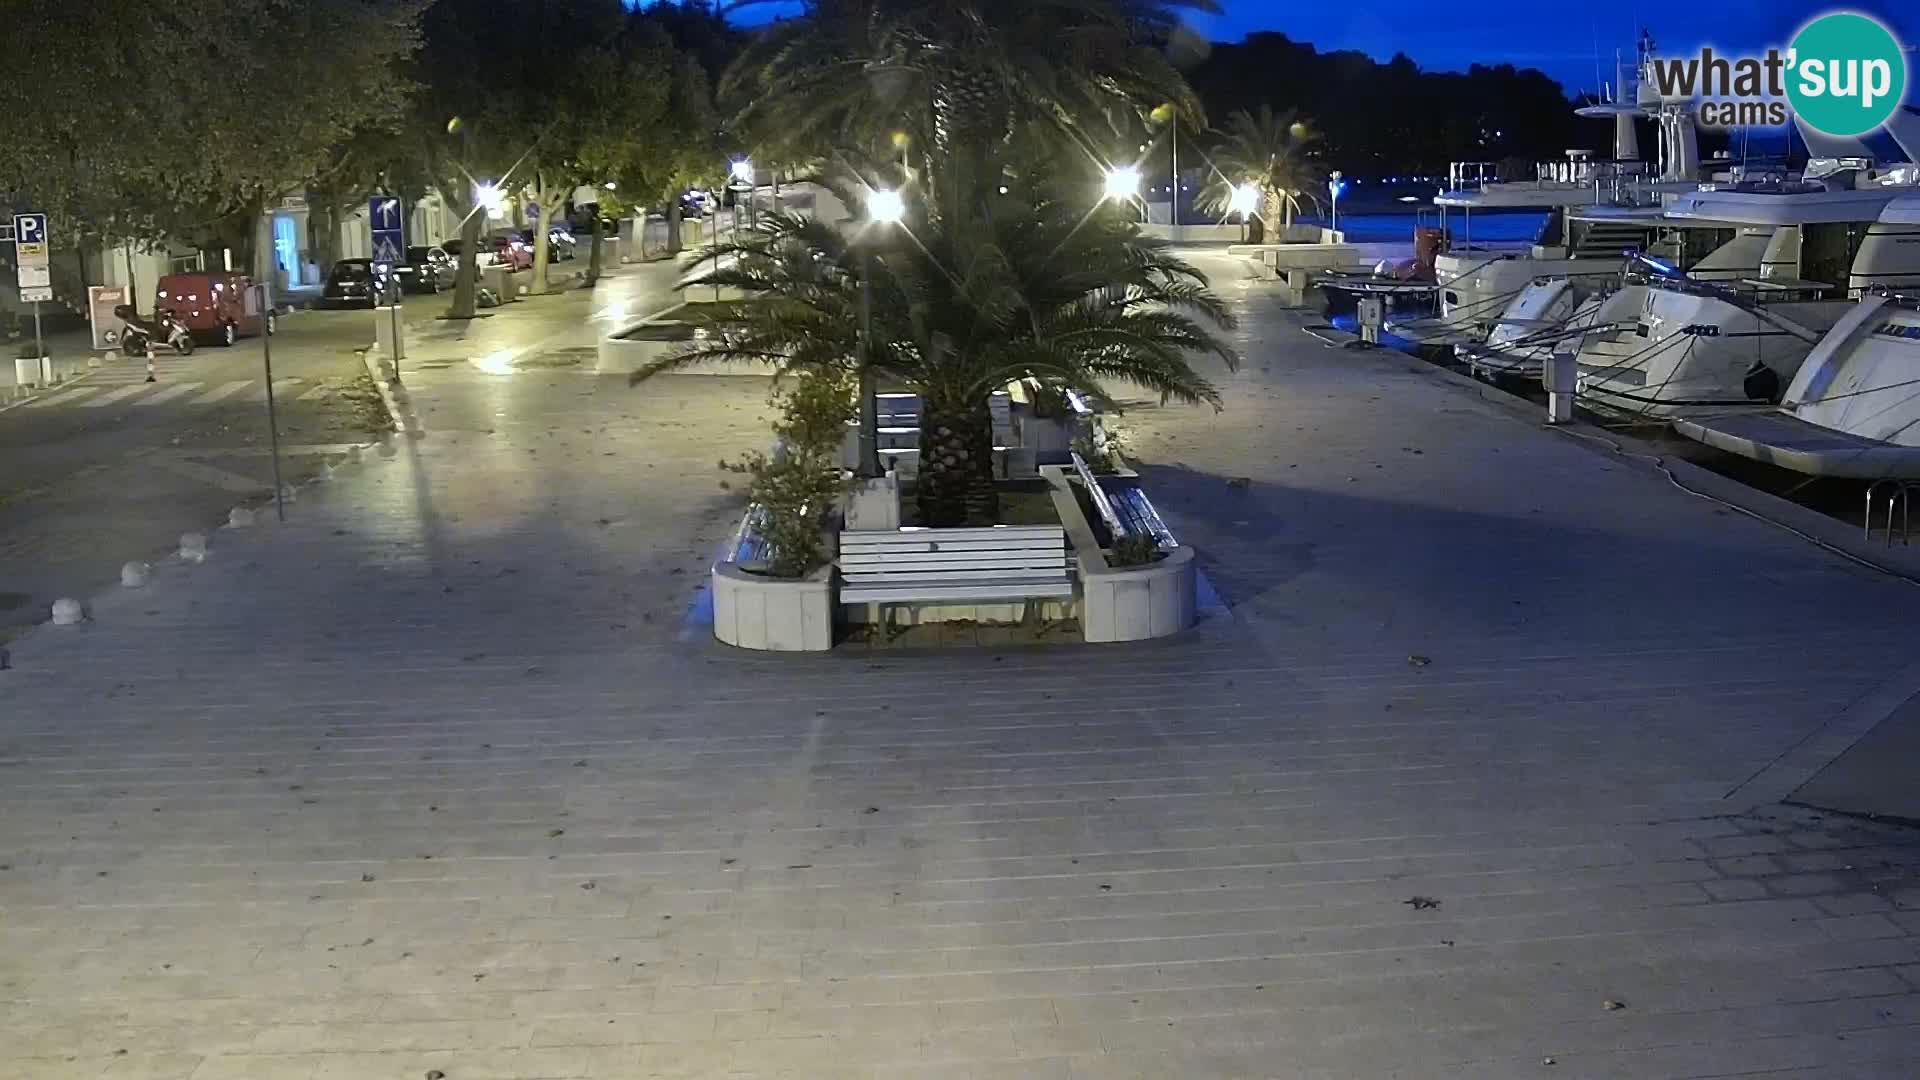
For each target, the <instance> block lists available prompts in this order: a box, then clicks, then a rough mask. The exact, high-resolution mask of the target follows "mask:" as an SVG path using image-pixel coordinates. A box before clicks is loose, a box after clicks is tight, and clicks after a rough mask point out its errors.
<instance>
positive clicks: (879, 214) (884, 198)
mask: <svg viewBox="0 0 1920 1080" xmlns="http://www.w3.org/2000/svg"><path fill="white" fill-rule="evenodd" d="M906 216H907V200H905V199H903V198H901V197H900V193H899V192H897V191H876V192H873V193H872V194H870V195H868V196H867V220H869V221H872V222H875V223H877V224H881V225H898V224H899V223H900V219H901V218H903V217H906Z"/></svg>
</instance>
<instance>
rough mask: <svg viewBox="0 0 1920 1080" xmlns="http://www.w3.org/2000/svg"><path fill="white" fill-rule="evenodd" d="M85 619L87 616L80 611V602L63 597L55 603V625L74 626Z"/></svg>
mask: <svg viewBox="0 0 1920 1080" xmlns="http://www.w3.org/2000/svg"><path fill="white" fill-rule="evenodd" d="M85 619H86V614H85V613H84V612H82V611H81V610H80V601H78V600H75V599H73V598H72V597H70V596H63V597H61V598H60V599H58V600H55V601H54V602H53V625H55V626H72V625H74V624H75V623H78V622H81V621H83V620H85Z"/></svg>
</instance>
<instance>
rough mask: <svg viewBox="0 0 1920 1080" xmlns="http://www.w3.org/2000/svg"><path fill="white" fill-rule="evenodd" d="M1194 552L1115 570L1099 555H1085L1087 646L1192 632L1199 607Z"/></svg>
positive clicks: (1083, 609) (1083, 592) (1174, 552)
mask: <svg viewBox="0 0 1920 1080" xmlns="http://www.w3.org/2000/svg"><path fill="white" fill-rule="evenodd" d="M1193 571H1194V568H1193V549H1192V548H1190V547H1185V546H1181V547H1177V548H1174V549H1173V550H1172V551H1170V552H1168V553H1167V557H1166V558H1164V559H1161V560H1160V561H1158V562H1155V563H1149V564H1148V565H1146V566H1122V567H1113V566H1108V565H1107V560H1106V558H1105V556H1103V555H1101V553H1100V552H1099V551H1098V550H1094V551H1089V552H1082V553H1081V555H1080V629H1081V632H1082V633H1083V634H1085V635H1086V639H1087V640H1088V641H1144V640H1146V639H1147V638H1159V637H1169V636H1171V635H1174V634H1178V633H1180V632H1181V631H1182V630H1185V629H1187V628H1189V627H1191V626H1192V625H1193V623H1194V619H1195V617H1196V614H1197V611H1198V608H1199V604H1198V602H1197V600H1196V598H1195V592H1194V572H1193Z"/></svg>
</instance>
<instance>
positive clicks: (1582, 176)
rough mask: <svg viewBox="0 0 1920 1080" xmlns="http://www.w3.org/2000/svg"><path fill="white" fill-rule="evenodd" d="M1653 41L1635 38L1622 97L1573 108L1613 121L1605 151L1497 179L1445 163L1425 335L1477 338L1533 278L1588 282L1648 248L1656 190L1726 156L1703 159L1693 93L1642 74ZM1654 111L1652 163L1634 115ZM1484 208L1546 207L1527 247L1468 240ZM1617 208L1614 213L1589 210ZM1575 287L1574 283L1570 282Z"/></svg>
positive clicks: (1659, 194)
mask: <svg viewBox="0 0 1920 1080" xmlns="http://www.w3.org/2000/svg"><path fill="white" fill-rule="evenodd" d="M1653 56H1654V52H1653V43H1652V41H1651V39H1649V38H1645V37H1643V38H1642V39H1641V44H1640V63H1639V67H1638V72H1639V74H1640V76H1641V77H1640V78H1639V79H1638V80H1636V81H1635V82H1634V83H1633V86H1632V88H1631V89H1629V88H1628V87H1627V86H1626V82H1627V80H1626V79H1625V78H1624V76H1623V75H1622V74H1621V73H1619V72H1618V71H1616V74H1617V75H1619V76H1620V78H1619V83H1618V84H1619V85H1621V86H1622V93H1621V95H1620V96H1621V98H1623V99H1625V100H1621V101H1604V102H1598V103H1595V104H1592V105H1587V106H1583V107H1582V108H1580V109H1577V110H1575V112H1576V113H1577V114H1578V115H1580V116H1585V117H1592V118H1600V119H1611V120H1613V123H1614V146H1613V160H1611V161H1600V160H1595V159H1594V157H1593V155H1592V154H1591V153H1590V152H1589V151H1585V150H1569V151H1567V158H1566V160H1564V161H1557V162H1546V163H1542V164H1540V165H1537V166H1536V167H1535V170H1534V173H1535V175H1534V178H1533V179H1532V180H1527V181H1515V180H1507V179H1501V178H1499V176H1498V170H1497V168H1496V167H1495V166H1490V165H1486V164H1481V163H1473V162H1467V163H1459V164H1456V165H1454V166H1452V168H1451V169H1450V170H1449V173H1448V189H1447V190H1445V191H1443V192H1441V193H1440V194H1439V195H1437V196H1435V197H1434V200H1433V201H1434V205H1435V206H1438V207H1440V208H1441V213H1442V218H1441V222H1442V227H1443V229H1444V230H1445V231H1446V233H1447V235H1448V237H1449V240H1450V243H1449V246H1448V249H1447V251H1446V252H1445V253H1443V254H1442V255H1440V256H1439V257H1438V258H1437V259H1435V260H1434V277H1435V280H1436V281H1437V282H1438V284H1439V304H1438V310H1439V318H1438V320H1436V322H1437V323H1438V325H1437V326H1434V327H1430V328H1427V329H1428V336H1429V337H1433V338H1438V337H1441V336H1458V337H1462V338H1464V339H1466V340H1477V339H1480V338H1484V337H1485V336H1486V335H1487V333H1488V332H1489V331H1490V330H1491V329H1492V328H1493V326H1494V324H1495V323H1496V322H1498V321H1499V320H1500V319H1501V318H1502V316H1503V315H1505V314H1506V312H1507V308H1508V307H1509V305H1510V304H1512V302H1513V301H1514V300H1515V299H1516V298H1517V297H1518V296H1519V295H1520V293H1521V292H1522V291H1523V290H1524V289H1526V288H1527V286H1528V285H1529V284H1530V283H1531V282H1533V281H1534V280H1536V279H1539V278H1545V277H1555V278H1567V279H1569V280H1570V281H1572V282H1574V283H1575V284H1576V285H1578V283H1580V282H1581V281H1582V279H1592V280H1593V281H1594V282H1595V283H1598V282H1601V281H1603V280H1605V279H1610V278H1617V277H1618V276H1619V272H1620V269H1621V264H1622V263H1623V262H1624V260H1625V259H1626V257H1627V255H1628V254H1629V253H1633V252H1647V251H1649V250H1650V249H1651V248H1652V247H1653V244H1654V240H1655V239H1656V236H1657V233H1656V230H1657V229H1658V227H1659V225H1660V220H1659V206H1660V203H1661V201H1662V198H1663V197H1664V196H1668V195H1671V194H1677V193H1680V192H1685V191H1690V190H1693V189H1694V188H1695V187H1697V186H1698V185H1699V183H1700V181H1701V179H1702V177H1703V174H1706V175H1710V174H1711V173H1712V171H1713V169H1714V168H1715V167H1717V166H1723V165H1724V166H1729V167H1730V166H1731V164H1732V163H1731V161H1729V160H1723V159H1716V160H1714V161H1711V162H1707V163H1705V164H1704V165H1703V163H1702V162H1701V160H1700V152H1699V143H1698V140H1697V138H1696V130H1695V126H1694V111H1693V104H1692V103H1691V102H1682V101H1663V100H1662V99H1661V98H1660V96H1659V93H1658V92H1657V90H1656V89H1655V88H1654V84H1653V80H1652V79H1650V78H1647V77H1646V76H1647V73H1648V71H1649V70H1650V68H1649V65H1650V64H1651V61H1652V59H1653ZM1641 117H1651V118H1653V119H1654V120H1655V121H1656V123H1657V125H1658V131H1659V142H1660V145H1659V148H1658V153H1657V155H1656V159H1655V161H1654V162H1653V163H1651V165H1650V164H1649V163H1648V162H1646V161H1643V160H1641V156H1640V144H1639V136H1638V134H1637V133H1636V131H1635V128H1634V122H1635V120H1637V119H1639V118H1641ZM1475 210H1479V211H1481V212H1482V214H1483V215H1484V214H1485V212H1487V211H1489V210H1545V211H1547V212H1548V217H1547V222H1546V225H1545V227H1544V228H1543V230H1542V232H1541V234H1540V235H1539V236H1538V237H1537V238H1536V239H1535V241H1534V243H1533V244H1532V245H1531V246H1530V247H1527V248H1523V249H1518V250H1516V249H1512V248H1501V247H1497V246H1494V245H1488V244H1476V243H1475V242H1474V240H1473V213H1474V211H1475ZM1596 210H1615V211H1619V212H1616V213H1611V214H1609V213H1595V212H1594V211H1596ZM1576 291H1578V290H1576Z"/></svg>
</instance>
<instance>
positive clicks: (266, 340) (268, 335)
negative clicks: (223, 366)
mask: <svg viewBox="0 0 1920 1080" xmlns="http://www.w3.org/2000/svg"><path fill="white" fill-rule="evenodd" d="M254 288H256V289H258V290H260V301H259V302H260V313H261V314H260V318H261V320H262V322H263V323H264V324H265V325H264V326H263V327H262V329H264V330H265V331H266V332H265V333H263V334H261V335H260V362H261V364H262V365H263V366H264V367H265V368H266V376H267V437H268V439H270V440H271V442H272V446H273V512H274V514H275V515H276V516H277V517H279V519H280V520H281V521H285V520H287V492H286V488H285V487H284V486H283V485H282V484H281V482H280V418H279V416H278V415H277V414H276V412H275V409H274V401H273V324H272V322H271V321H269V320H271V319H272V318H273V286H271V285H268V284H266V283H265V282H262V283H260V284H259V285H256V286H254Z"/></svg>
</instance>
